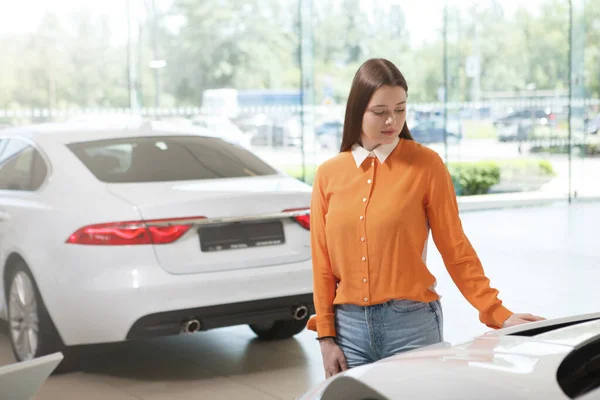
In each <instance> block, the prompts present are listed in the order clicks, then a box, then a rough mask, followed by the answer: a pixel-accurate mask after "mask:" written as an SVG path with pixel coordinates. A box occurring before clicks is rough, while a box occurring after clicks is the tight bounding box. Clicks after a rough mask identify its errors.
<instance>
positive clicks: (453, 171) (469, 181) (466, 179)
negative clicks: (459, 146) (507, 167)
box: [448, 161, 500, 196]
mask: <svg viewBox="0 0 600 400" xmlns="http://www.w3.org/2000/svg"><path fill="white" fill-rule="evenodd" d="M448 170H449V171H450V175H451V176H452V181H453V182H454V187H455V189H456V193H457V194H458V195H461V196H470V195H475V194H485V193H487V192H488V190H489V189H490V188H491V187H492V186H494V185H496V184H498V183H499V182H500V167H499V165H498V164H497V163H496V162H493V161H478V162H459V163H449V165H448Z"/></svg>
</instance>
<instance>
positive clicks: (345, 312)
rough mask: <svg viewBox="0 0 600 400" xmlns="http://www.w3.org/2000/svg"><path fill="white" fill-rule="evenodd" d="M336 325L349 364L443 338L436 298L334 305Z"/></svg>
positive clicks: (360, 363) (369, 361)
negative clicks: (372, 303) (369, 304)
mask: <svg viewBox="0 0 600 400" xmlns="http://www.w3.org/2000/svg"><path fill="white" fill-rule="evenodd" d="M335 327H336V333H337V336H336V338H335V342H336V343H337V344H338V346H340V348H341V349H342V351H343V353H344V355H345V356H346V362H347V364H348V368H353V367H358V366H359V365H363V364H369V363H372V362H375V361H378V360H381V359H383V358H386V357H390V356H393V355H395V354H398V353H401V352H404V351H408V350H413V349H417V348H420V347H423V346H428V345H431V344H436V343H440V342H443V340H444V339H443V336H444V335H443V314H442V306H441V304H440V302H439V300H436V301H433V302H431V303H421V302H418V301H413V300H391V301H388V302H386V303H382V304H376V305H372V306H367V307H363V306H357V305H353V304H341V305H336V306H335Z"/></svg>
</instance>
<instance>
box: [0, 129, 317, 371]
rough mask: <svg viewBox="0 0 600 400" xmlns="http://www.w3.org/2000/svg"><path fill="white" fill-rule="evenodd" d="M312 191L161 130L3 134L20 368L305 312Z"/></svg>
mask: <svg viewBox="0 0 600 400" xmlns="http://www.w3.org/2000/svg"><path fill="white" fill-rule="evenodd" d="M310 193H311V188H310V186H308V185H306V184H304V183H302V182H300V181H298V180H297V179H294V178H292V177H290V176H287V175H285V174H284V173H282V172H280V171H278V170H276V169H274V168H272V167H271V166H269V165H268V164H267V163H265V162H264V161H262V160H261V159H259V158H257V157H256V156H254V155H253V154H252V153H250V152H249V151H247V150H246V149H244V148H242V147H240V146H236V145H234V144H231V143H228V142H226V141H224V140H222V139H220V138H217V137H211V136H208V135H207V136H202V135H197V134H195V133H191V132H180V131H179V130H178V128H177V126H176V125H174V126H171V125H169V124H165V123H161V122H141V121H138V122H132V123H130V124H126V125H122V124H121V123H113V124H108V123H107V124H98V123H93V124H90V123H86V122H82V123H67V124H47V125H39V126H32V127H22V128H16V129H10V130H4V131H0V271H1V272H2V275H1V276H2V279H3V285H1V286H0V291H2V296H1V297H0V298H1V299H2V301H0V317H2V318H4V319H7V320H8V321H9V324H10V328H9V336H10V341H11V343H12V346H13V350H14V354H15V357H16V358H17V360H28V359H32V358H35V357H38V356H41V355H45V354H49V353H53V352H55V351H62V352H63V354H64V355H65V360H64V361H63V364H61V366H60V367H59V370H63V371H64V370H68V369H69V368H72V367H74V366H76V363H74V361H75V360H76V352H75V351H74V349H73V346H76V345H84V344H93V343H107V342H118V341H123V340H128V339H136V338H146V337H153V336H160V335H171V334H179V333H182V332H185V333H192V332H197V331H202V330H208V329H212V328H218V327H224V326H231V325H240V324H249V325H250V328H251V329H252V330H253V331H254V332H255V333H256V334H257V335H258V336H259V337H260V338H262V339H267V340H268V339H278V338H286V337H291V336H293V335H295V334H297V333H299V332H300V331H302V330H303V329H304V327H305V325H306V321H307V319H308V317H309V315H310V314H311V313H314V306H313V302H312V271H311V268H312V265H311V255H310V232H309V229H310V216H309V209H308V207H309V205H310Z"/></svg>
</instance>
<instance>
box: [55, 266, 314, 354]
mask: <svg viewBox="0 0 600 400" xmlns="http://www.w3.org/2000/svg"><path fill="white" fill-rule="evenodd" d="M90 270H91V269H87V270H86V272H87V273H89V272H90ZM99 271H100V272H99V273H97V274H96V275H94V276H89V275H86V276H85V277H83V276H82V277H80V278H79V279H77V277H74V276H71V277H70V279H68V280H62V281H61V280H60V279H59V280H58V282H60V283H58V284H57V285H58V287H54V288H53V292H54V293H55V294H54V295H53V296H52V297H51V298H48V301H46V304H47V307H48V311H49V312H50V315H51V317H52V319H53V321H54V323H55V325H56V327H57V329H58V331H59V333H60V335H61V337H62V339H63V341H64V342H65V344H66V345H83V344H95V343H108V342H118V341H123V340H127V339H134V338H143V337H153V336H161V335H169V334H176V333H178V332H179V330H180V326H181V324H182V322H184V321H185V320H186V319H191V318H196V319H198V320H199V321H200V323H201V330H207V329H213V328H218V327H224V326H232V325H238V324H247V323H251V322H264V321H266V320H268V319H269V318H274V319H292V308H293V307H296V306H298V305H304V306H306V307H307V308H308V310H309V313H314V307H313V303H312V262H311V261H310V260H308V261H304V262H300V263H294V264H286V265H276V266H268V267H260V268H251V269H244V270H231V271H223V272H212V273H202V274H186V275H173V274H169V273H167V272H165V271H164V270H162V269H161V268H160V267H158V266H149V267H140V266H139V265H137V266H136V268H118V269H117V268H110V269H108V271H107V269H106V268H105V269H99ZM56 293H63V294H64V295H57V294H56Z"/></svg>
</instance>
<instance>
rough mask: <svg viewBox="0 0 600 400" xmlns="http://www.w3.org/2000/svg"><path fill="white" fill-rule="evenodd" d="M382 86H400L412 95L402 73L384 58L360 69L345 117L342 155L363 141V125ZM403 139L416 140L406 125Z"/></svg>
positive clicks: (368, 61)
mask: <svg viewBox="0 0 600 400" xmlns="http://www.w3.org/2000/svg"><path fill="white" fill-rule="evenodd" d="M382 86H400V87H402V88H403V89H404V90H406V93H407V94H408V84H407V83H406V79H404V76H403V75H402V73H401V72H400V70H399V69H398V68H397V67H396V66H395V65H394V64H393V63H392V62H390V61H388V60H386V59H383V58H372V59H370V60H367V61H366V62H365V63H364V64H363V65H361V66H360V68H359V69H358V71H356V75H354V79H353V80H352V87H351V88H350V94H349V95H348V102H347V103H346V116H345V117H344V133H343V136H342V145H341V147H340V152H342V151H348V150H350V149H351V148H352V146H353V145H354V144H355V143H359V142H360V135H361V133H362V122H363V116H364V114H365V110H366V109H367V106H368V105H369V101H371V97H372V96H373V93H375V92H376V91H377V89H379V88H380V87H382ZM399 137H400V138H402V139H408V140H413V137H412V135H411V134H410V131H409V130H408V126H406V122H405V123H404V126H403V127H402V131H401V132H400V135H399Z"/></svg>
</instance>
